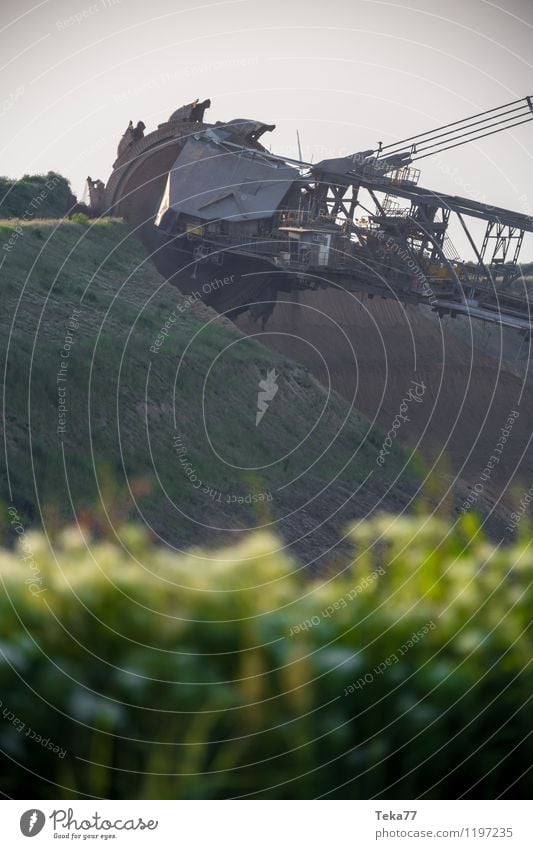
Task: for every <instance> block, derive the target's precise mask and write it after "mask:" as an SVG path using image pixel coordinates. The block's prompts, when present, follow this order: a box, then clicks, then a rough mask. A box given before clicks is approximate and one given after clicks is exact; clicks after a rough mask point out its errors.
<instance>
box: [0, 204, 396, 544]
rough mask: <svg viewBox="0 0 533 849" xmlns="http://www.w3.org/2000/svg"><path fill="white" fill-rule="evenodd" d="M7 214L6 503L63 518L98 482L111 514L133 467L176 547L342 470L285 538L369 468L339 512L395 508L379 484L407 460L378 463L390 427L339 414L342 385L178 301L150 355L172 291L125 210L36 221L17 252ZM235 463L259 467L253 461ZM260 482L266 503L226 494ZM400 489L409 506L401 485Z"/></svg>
mask: <svg viewBox="0 0 533 849" xmlns="http://www.w3.org/2000/svg"><path fill="white" fill-rule="evenodd" d="M15 226H16V222H12V221H9V222H8V221H4V222H0V259H3V258H4V256H5V259H4V264H3V267H2V270H1V271H0V275H1V291H2V306H3V309H2V315H1V321H2V346H3V353H4V354H5V348H6V346H7V343H8V338H9V335H10V333H11V340H10V343H9V353H8V361H7V380H6V387H7V391H6V401H5V403H6V409H5V414H6V437H7V438H6V443H7V449H8V450H7V456H8V465H9V476H10V481H11V486H12V493H13V499H14V502H15V504H16V505H17V506H18V507H19V509H20V510H21V512H22V513H23V514H24V515H25V516H26V517H27V518H28V519H34V518H35V517H36V516H37V515H38V506H37V505H38V504H40V505H41V506H42V505H45V506H47V509H48V512H50V505H54V507H55V510H57V511H59V513H60V514H61V515H62V516H65V515H68V514H70V515H72V510H71V507H70V499H72V503H73V504H74V505H75V506H76V510H77V511H79V510H80V508H81V507H82V506H83V505H85V504H89V503H91V502H94V500H95V497H96V492H97V486H96V480H97V479H98V485H99V487H100V488H101V490H102V495H103V501H104V502H105V505H106V509H107V510H108V511H110V512H111V513H113V515H116V514H117V513H119V512H120V511H121V510H123V511H125V510H126V509H128V510H130V509H131V503H126V501H124V495H123V493H124V492H125V491H126V477H127V479H128V481H129V482H130V483H131V481H132V480H134V481H135V482H136V484H135V487H134V489H135V493H136V494H138V493H141V492H142V493H144V497H143V499H142V500H141V502H140V503H141V510H142V513H143V516H144V517H145V518H146V519H147V520H148V521H149V522H150V524H152V526H153V527H154V528H155V529H156V531H157V532H158V533H160V534H162V535H164V536H166V537H167V538H169V539H171V540H172V541H173V542H174V543H176V544H182V543H191V542H194V541H197V540H203V539H205V538H206V537H209V535H210V534H209V533H208V532H207V531H206V529H205V528H204V527H203V525H205V524H208V525H213V526H215V527H218V528H239V527H246V526H249V525H250V524H254V517H255V518H256V519H263V520H264V519H265V517H266V516H267V515H269V514H273V515H274V516H280V515H284V514H285V513H287V512H290V511H291V510H295V509H298V508H300V507H301V505H302V503H304V502H305V500H306V499H307V498H309V497H310V496H315V495H317V493H319V492H320V490H321V489H322V488H323V487H324V485H325V484H327V483H328V482H330V481H332V480H334V479H335V478H336V477H337V475H339V478H338V480H336V481H335V483H334V484H333V485H332V486H331V487H330V488H329V489H328V490H326V492H324V493H323V494H322V495H320V496H318V495H317V497H316V500H315V501H314V502H313V504H312V506H310V507H309V508H306V510H304V511H301V512H299V513H297V514H296V515H295V517H294V519H291V520H287V522H286V525H285V526H284V531H286V533H287V535H288V536H289V537H291V536H295V535H297V534H299V533H300V530H301V529H300V527H299V525H298V523H299V522H300V523H301V522H303V523H304V525H305V521H306V519H307V520H308V521H309V522H311V524H312V523H315V524H316V523H317V518H320V517H321V514H320V510H322V511H323V512H324V511H325V515H324V516H323V517H322V518H326V516H327V514H328V511H329V510H331V512H332V511H333V510H334V509H336V507H337V505H338V504H340V503H341V501H342V500H344V499H345V498H346V497H347V495H349V494H350V492H352V491H353V490H354V489H355V487H356V485H357V484H358V483H359V482H361V481H363V480H364V479H365V477H366V476H367V474H368V473H369V472H370V471H372V474H371V477H370V480H369V482H368V484H367V485H366V486H365V487H364V489H363V490H362V491H361V492H360V494H359V496H358V498H357V499H355V500H354V501H353V502H352V503H351V505H350V513H349V515H346V516H345V515H344V514H343V513H342V512H341V513H339V514H338V517H337V519H336V521H337V523H341V524H344V523H345V522H346V521H347V519H348V518H350V517H353V516H354V515H358V514H361V513H364V512H365V511H366V510H367V509H368V508H369V506H372V505H374V504H378V503H379V507H380V508H381V509H384V508H388V509H391V508H394V507H396V506H398V504H399V501H398V494H397V493H396V494H395V495H386V491H387V488H388V485H389V482H390V481H393V480H394V478H395V476H396V474H397V472H398V470H399V468H400V466H401V465H402V464H403V461H404V458H403V456H402V455H401V454H400V453H399V452H398V453H397V454H396V455H395V456H393V457H392V458H389V459H390V462H389V463H388V464H387V466H386V468H385V469H383V470H382V469H381V468H380V467H378V466H376V463H375V458H376V453H377V450H378V448H379V447H380V446H381V444H382V441H383V434H381V433H379V432H375V431H374V432H368V430H369V428H368V423H367V421H366V420H365V419H363V418H362V417H361V416H360V415H359V414H358V413H357V412H355V411H352V412H351V413H349V415H348V418H347V421H346V424H344V426H343V424H342V423H343V421H344V419H345V416H346V415H347V413H348V412H349V411H348V407H347V405H346V403H345V402H344V401H343V400H342V399H340V398H339V397H337V396H336V395H332V396H330V398H329V399H328V397H327V393H326V392H325V390H324V389H323V387H321V386H320V385H318V384H317V383H316V382H315V381H314V380H313V378H311V377H310V376H309V375H308V373H307V372H306V371H305V370H304V369H303V368H301V367H300V366H298V365H296V364H295V363H292V362H290V361H288V360H286V359H284V358H282V357H281V356H279V355H277V354H274V353H272V352H271V351H267V350H266V349H264V348H263V347H262V346H260V345H258V344H256V343H255V342H254V341H253V340H248V339H245V338H244V337H242V336H241V335H240V334H239V332H238V331H236V330H235V329H233V325H230V324H229V322H226V323H224V322H223V321H221V320H219V319H215V321H214V322H211V319H212V318H213V317H214V314H213V313H211V312H210V311H209V310H207V309H206V308H204V307H203V306H200V307H198V308H191V309H188V310H186V311H185V312H184V313H183V314H179V313H178V314H177V315H178V319H177V321H176V322H175V323H174V325H173V326H172V328H171V332H170V334H169V336H168V337H167V338H166V339H165V341H164V343H163V345H162V346H161V348H160V352H159V353H158V354H153V353H151V352H150V350H149V349H150V346H151V345H152V344H153V341H154V339H155V337H156V336H157V333H158V332H159V330H160V328H161V327H162V326H163V325H164V322H165V320H166V319H167V317H168V316H169V314H170V313H171V311H172V310H173V309H175V307H176V304H177V302H178V301H181V296H180V295H179V293H178V292H177V290H176V289H174V288H172V287H170V286H169V285H168V284H166V283H163V281H162V278H160V277H159V275H158V274H157V272H156V271H155V270H154V268H153V266H152V265H151V263H150V262H149V261H147V259H146V254H145V252H144V249H143V247H142V245H141V244H140V243H139V242H138V241H137V240H136V239H135V238H132V237H131V235H129V234H128V232H127V230H126V228H125V227H124V226H123V225H122V223H121V222H119V221H117V220H112V219H107V220H102V221H98V222H96V223H93V225H92V226H91V227H86V226H84V225H83V224H77V223H73V222H65V221H63V222H61V223H59V224H58V223H57V222H53V221H36V222H33V223H32V224H24V225H22V232H21V234H20V235H19V236H18V238H17V239H16V241H15V242H14V243H12V249H11V251H9V252H7V251H5V250H2V249H1V246H2V245H5V244H6V243H7V242H8V240H9V238H10V236H11V235H12V234H13V232H14V227H15ZM73 309H79V310H81V313H80V314H79V325H80V326H79V328H77V329H74V331H73V337H74V342H73V344H72V348H71V351H70V357H69V359H68V368H67V372H66V374H67V380H66V382H65V383H63V384H62V385H63V386H64V387H65V388H66V407H67V410H68V411H67V414H66V427H67V430H66V433H65V434H64V435H63V442H62V441H61V439H60V438H59V437H58V434H57V425H58V412H57V406H58V393H57V388H58V384H57V381H56V375H57V374H58V371H59V369H60V366H61V359H62V358H61V353H60V352H61V349H62V346H63V343H64V340H65V336H66V334H67V333H68V322H69V318H70V317H71V315H72V313H73ZM210 322H211V323H210ZM195 334H198V336H197V337H196V339H195V341H194V343H193V344H192V346H191V348H190V350H189V353H188V354H187V356H186V358H185V359H184V361H183V362H182V364H181V365H180V368H179V370H177V364H178V362H180V360H179V357H180V355H181V354H182V353H183V352H184V351H185V348H186V346H187V344H188V343H189V341H190V340H191V339H192V338H193V337H194V336H195ZM91 366H92V377H91ZM272 368H275V369H276V370H277V371H278V373H279V378H278V386H279V390H278V393H277V395H276V397H275V399H274V400H273V402H272V404H271V407H270V408H269V410H268V412H267V413H266V414H265V416H264V418H263V420H262V422H261V425H260V427H256V426H255V412H256V402H257V391H258V381H259V380H260V379H261V378H264V377H265V374H266V371H267V370H268V369H272ZM174 384H175V409H176V417H177V422H178V429H179V431H180V432H181V434H182V439H183V444H184V445H185V446H186V448H187V459H188V460H189V461H190V462H191V464H192V466H193V467H194V471H195V473H196V475H197V478H198V479H199V480H200V481H201V482H202V486H203V485H204V484H205V485H206V486H207V485H208V486H209V487H211V490H212V494H211V495H209V494H205V493H204V492H202V491H201V489H195V488H194V486H192V485H191V483H190V481H189V479H188V478H187V476H186V474H185V473H184V470H183V468H182V467H181V466H180V464H179V460H178V457H177V454H176V451H175V448H174V447H173V437H174V436H175V429H174V418H173V416H174V395H173V393H174ZM145 392H146V400H145ZM203 405H204V406H203ZM322 409H324V413H323V415H322V417H321V418H320V412H321V410H322ZM204 412H205V415H204ZM204 421H205V428H204V426H203V422H204ZM317 421H318V423H317V424H316V427H315V429H314V430H313V432H312V433H311V435H310V436H309V437H308V438H307V439H306V440H305V441H304V442H303V444H302V445H301V446H300V447H298V443H299V442H300V441H301V440H302V439H304V438H305V437H306V436H307V435H308V432H309V428H310V425H311V424H312V423H315V422H317ZM147 433H148V434H149V439H148V438H147ZM207 433H208V434H209V439H210V440H211V443H212V447H211V446H210V445H209V442H208V440H207V435H206V434H207ZM62 449H63V450H64V458H63V453H62ZM293 449H295V450H294V451H293ZM215 452H218V453H219V454H220V456H221V457H222V459H219V458H217V456H216V453H215ZM291 452H292V453H291ZM322 452H324V455H323V457H322V458H321V459H319V456H320V454H321V453H322ZM354 452H356V454H355V457H354V459H353V460H352V461H351V462H349V463H348V465H347V467H346V468H345V469H344V470H343V469H342V467H343V466H344V465H345V463H346V461H347V459H348V458H349V457H350V456H351V455H352V454H354ZM286 454H288V455H289V456H288V457H287V458H286V459H281V458H283V456H284V455H286ZM93 464H94V467H96V469H97V470H98V474H97V478H96V477H95V473H94V468H93ZM230 464H234V465H236V466H239V465H243V466H254V465H261V466H267V468H264V469H262V470H260V471H257V472H250V471H244V470H240V469H236V468H234V467H233V466H232V465H230ZM313 464H314V465H313ZM309 466H310V467H311V468H310V470H309V471H307V472H306V471H305V470H306V469H307V468H308V467H309ZM65 470H66V474H65ZM298 476H300V477H299V479H298V480H297V481H296V482H295V483H294V484H292V485H290V486H287V487H285V488H283V489H282V490H279V491H278V488H279V487H281V486H283V485H285V484H286V483H287V482H288V481H291V480H292V479H293V478H295V477H298ZM157 478H159V480H157ZM408 480H412V477H411V478H409V476H408ZM402 482H403V484H405V477H402ZM149 487H151V490H150V492H149V493H148V494H146V490H147V489H148V488H149ZM408 488H409V484H408ZM261 491H269V492H272V493H273V500H272V502H271V503H270V504H268V505H266V504H259V505H258V506H256V507H253V506H252V507H251V506H247V505H246V504H242V505H239V504H235V503H228V495H229V496H233V495H236V496H237V497H245V496H246V495H247V494H248V493H252V492H253V493H257V492H261ZM119 493H122V495H119ZM384 494H385V497H384V499H383V500H380V499H382V496H383V495H384ZM8 495H9V493H8V489H7V485H6V484H3V485H2V490H1V493H0V497H2V498H3V499H4V500H7V499H8ZM400 500H401V503H402V504H403V503H405V501H406V497H405V495H403V496H402V497H401V499H400ZM123 502H124V503H123ZM313 511H314V512H313ZM317 511H318V512H317ZM187 515H188V516H189V517H192V521H191V519H190V518H187Z"/></svg>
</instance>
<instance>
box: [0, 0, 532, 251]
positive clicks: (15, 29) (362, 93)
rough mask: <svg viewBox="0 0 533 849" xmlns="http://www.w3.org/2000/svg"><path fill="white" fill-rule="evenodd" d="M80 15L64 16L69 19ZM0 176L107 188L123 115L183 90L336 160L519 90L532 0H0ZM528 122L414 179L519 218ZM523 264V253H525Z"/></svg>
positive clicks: (177, 97) (182, 98)
mask: <svg viewBox="0 0 533 849" xmlns="http://www.w3.org/2000/svg"><path fill="white" fill-rule="evenodd" d="M76 15H77V16H78V17H79V19H78V20H75V19H74V16H76ZM0 16H1V17H0V30H1V32H0V57H1V59H0V65H1V66H2V74H1V78H0V125H1V127H2V133H1V137H0V147H1V159H0V163H1V164H0V173H3V174H5V175H9V176H14V177H19V176H21V175H22V174H23V173H25V172H30V173H32V172H42V171H48V170H51V169H52V170H57V171H60V172H61V173H63V174H65V175H66V176H68V177H69V178H70V179H71V181H72V186H73V189H74V191H75V192H76V193H77V194H78V195H81V193H82V191H83V188H84V180H85V177H86V176H87V174H90V175H91V176H92V177H93V178H96V177H100V178H101V179H103V180H106V179H107V177H108V175H109V173H110V170H111V165H112V162H113V160H114V158H115V153H116V145H117V142H118V139H119V137H120V135H121V134H122V132H123V131H124V129H125V127H126V125H127V123H128V121H129V120H130V119H132V120H133V121H134V123H135V122H137V120H139V119H142V120H143V121H144V122H145V124H146V125H147V132H148V131H150V130H151V129H154V128H155V127H156V126H157V124H158V123H161V122H162V121H164V120H166V118H167V117H168V115H169V114H170V112H172V111H173V110H174V109H175V108H176V107H177V106H179V105H181V104H182V103H186V102H189V101H191V100H193V99H194V98H196V97H199V98H201V99H204V98H206V97H210V98H211V100H212V108H211V110H210V111H209V112H208V113H207V119H208V120H211V121H215V120H224V119H230V118H236V117H253V118H258V119H260V120H263V121H265V122H268V123H275V124H277V129H276V131H275V132H274V133H273V134H272V135H271V137H270V138H269V139H268V142H267V143H271V144H272V148H273V150H275V151H279V152H284V153H286V154H292V155H295V153H296V129H297V128H298V129H299V131H300V136H301V141H302V153H303V156H304V158H306V159H307V158H311V157H312V156H314V159H315V161H316V160H317V159H318V158H323V157H324V156H329V155H332V156H334V155H336V154H337V153H338V154H339V155H344V154H347V153H349V152H354V151H356V150H360V149H363V148H367V147H373V146H375V145H376V143H377V141H379V140H382V141H384V142H387V141H393V140H395V139H399V138H403V137H405V136H408V135H411V134H413V133H416V132H420V131H423V130H426V129H430V128H431V127H433V126H438V125H440V124H443V123H445V122H446V121H448V120H454V119H458V118H462V117H466V116H467V115H469V114H471V113H474V112H478V111H480V110H482V109H485V108H490V107H492V106H497V105H499V104H501V103H505V102H506V101H509V100H513V99H515V98H518V97H522V96H523V95H526V94H533V71H532V65H533V52H532V50H531V45H532V43H533V2H532V0H508V2H506V3H505V8H504V7H503V5H502V6H498V5H497V4H496V3H491V2H486V0H463V2H460V0H448V2H446V3H444V2H442V0H409V2H407V3H404V2H398V0H391V2H382V1H381V0H327V2H326V0H321V2H313V0H307V2H304V0H293V2H289V0H285V2H281V0H270V2H266V0H228V2H225V0H222V2H213V3H204V2H199V3H195V2H193V0H152V2H146V0H96V2H94V3H92V2H90V0H74V2H67V0H45V1H44V2H39V3H33V4H32V3H27V2H25V0H22V2H18V1H17V2H15V1H14V0H3V2H2V5H1V11H0ZM532 151H533V123H532V124H529V125H526V126H524V127H520V128H518V129H515V130H512V131H510V132H508V133H505V134H501V135H499V136H495V137H492V138H489V139H485V140H483V141H481V142H479V143H477V144H476V145H469V146H464V147H462V148H459V149H458V150H456V151H449V152H448V153H446V154H444V155H443V156H442V157H441V158H440V160H432V159H428V160H425V161H424V163H423V172H422V179H421V183H422V184H423V185H425V186H429V187H433V188H437V189H440V190H443V191H449V192H451V193H454V194H466V195H470V196H472V197H475V198H479V199H481V200H486V201H487V202H491V203H494V204H498V205H501V206H508V207H510V208H513V209H517V210H521V211H524V212H527V213H529V214H533V167H532ZM526 251H527V255H528V256H529V257H531V258H533V249H532V246H531V244H529V245H527V247H526Z"/></svg>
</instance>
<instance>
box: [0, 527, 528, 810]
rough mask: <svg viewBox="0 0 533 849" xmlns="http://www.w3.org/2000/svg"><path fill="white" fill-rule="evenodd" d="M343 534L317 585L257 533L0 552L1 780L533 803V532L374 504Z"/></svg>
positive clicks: (71, 535)
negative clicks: (212, 540)
mask: <svg viewBox="0 0 533 849" xmlns="http://www.w3.org/2000/svg"><path fill="white" fill-rule="evenodd" d="M351 539H352V542H353V545H354V559H353V563H352V564H351V565H350V567H349V569H348V570H347V571H345V572H344V573H343V574H336V575H333V574H331V575H329V576H327V577H324V576H323V577H322V578H321V579H317V578H316V577H315V578H314V579H312V580H310V578H309V576H308V575H307V574H305V572H304V570H302V569H301V567H300V566H299V564H298V563H296V562H294V561H292V560H291V559H290V558H289V557H288V556H287V554H286V553H284V552H283V551H282V550H280V543H279V541H278V540H277V539H276V538H275V537H272V536H270V535H268V534H264V533H257V534H255V535H251V536H249V537H248V538H247V539H246V540H244V541H242V542H241V543H240V544H239V545H237V546H235V547H233V548H226V549H223V550H219V551H217V552H207V551H203V550H200V549H194V550H191V551H189V552H188V553H175V552H172V551H170V550H168V549H166V548H163V547H157V546H154V545H153V543H152V542H151V541H150V539H149V537H148V535H147V534H146V532H145V531H144V530H143V529H142V528H140V527H137V526H133V525H125V526H123V527H122V528H120V529H119V530H118V531H117V534H116V537H114V538H112V539H105V538H100V539H91V538H89V537H88V536H87V535H85V536H83V534H82V532H80V531H79V530H78V529H77V528H67V529H65V530H57V531H56V532H55V537H54V538H52V539H51V540H47V538H46V537H45V536H44V535H43V534H42V533H40V532H36V531H26V532H25V533H24V534H23V535H22V536H21V537H20V538H19V549H18V550H17V549H14V550H3V551H2V552H1V554H0V577H1V580H2V587H3V589H2V593H1V596H0V647H1V650H2V655H1V657H2V660H1V664H0V693H1V699H2V702H3V705H2V710H3V713H4V716H3V717H2V716H0V746H1V748H2V750H3V752H4V753H5V755H6V761H5V764H4V770H3V773H2V775H3V777H2V778H1V779H0V789H1V790H2V792H3V793H4V794H7V795H9V796H13V797H22V798H43V797H44V798H58V797H59V798H70V797H73V798H76V797H83V796H84V795H93V796H97V797H105V798H108V797H109V798H227V797H234V796H242V795H246V796H248V795H250V796H253V797H257V798H314V797H317V796H322V795H324V794H326V795H328V796H329V797H337V798H365V799H366V798H371V797H374V796H379V797H382V798H396V799H398V798H399V799H402V798H403V799H409V798H416V797H419V796H423V797H426V798H456V797H458V796H462V795H465V796H467V797H472V798H494V797H496V796H499V795H500V794H503V795H504V796H506V795H507V796H509V797H511V798H517V797H518V798H519V797H521V796H526V797H527V795H528V788H527V775H528V770H529V768H530V765H531V759H532V743H531V736H530V735H531V726H532V718H531V707H530V700H531V692H532V683H533V682H532V677H533V676H532V672H531V655H532V633H531V629H530V623H531V595H530V584H531V578H532V575H533V559H532V555H531V552H530V549H529V544H530V539H529V537H528V535H527V534H525V532H524V535H523V536H522V538H521V539H519V540H518V541H517V542H515V543H513V544H512V545H511V546H508V547H501V546H500V547H498V546H493V545H492V544H490V543H489V542H487V541H486V540H485V539H483V538H482V536H481V534H480V532H479V528H478V526H477V524H476V520H475V519H474V518H473V516H472V515H466V516H465V517H463V518H462V520H461V522H460V523H459V524H458V525H456V526H455V527H454V528H452V527H450V526H449V525H448V524H447V523H446V522H444V521H442V520H437V519H429V518H427V517H426V518H424V517H422V516H419V517H411V518H406V517H390V516H385V515H382V516H379V517H376V518H373V519H371V520H367V521H365V522H363V523H360V524H359V525H358V526H356V527H355V528H354V529H353V530H352V532H351ZM22 556H25V557H26V558H29V559H26V560H23V559H22ZM30 578H32V579H36V580H37V581H38V584H37V586H38V588H39V592H38V593H37V592H36V591H35V592H33V593H32V591H30V589H29V586H30V585H29V579H30ZM34 590H35V587H34ZM41 590H42V591H41ZM341 599H344V601H342V602H341V601H340V600H341ZM428 623H432V625H431V627H430V628H428V627H427V626H428ZM417 632H418V633H419V634H420V633H421V632H424V633H423V636H422V637H419V638H418V639H416V640H415V639H413V634H414V633H417ZM409 643H410V645H409ZM402 647H407V648H406V650H405V651H404V652H403V653H402V651H401V650H402ZM393 656H395V657H397V661H394V662H389V663H388V664H387V663H386V661H387V659H389V660H390V658H391V657H393ZM383 666H385V668H384V669H382V667H383ZM378 669H382V671H381V672H379V671H376V670H378ZM369 679H370V680H369ZM357 682H359V686H357V687H355V686H354V684H357ZM361 682H363V683H361ZM6 710H7V711H8V713H7V715H6V714H5V712H6ZM10 713H13V714H14V715H15V716H16V717H18V718H19V720H20V721H21V722H23V723H24V726H25V728H28V727H31V728H32V729H35V730H36V731H37V733H38V734H39V735H41V736H42V737H44V738H46V739H47V738H50V740H51V741H52V742H53V743H56V744H58V745H60V746H61V747H62V749H64V750H65V751H66V754H65V756H64V757H59V756H58V755H57V754H54V753H53V752H52V751H48V750H46V748H45V747H44V746H43V745H40V744H38V743H36V742H35V740H32V739H31V735H30V736H27V735H26V733H25V730H24V729H22V730H17V728H16V727H15V725H16V724H15V723H14V722H13V721H12V720H11V718H10Z"/></svg>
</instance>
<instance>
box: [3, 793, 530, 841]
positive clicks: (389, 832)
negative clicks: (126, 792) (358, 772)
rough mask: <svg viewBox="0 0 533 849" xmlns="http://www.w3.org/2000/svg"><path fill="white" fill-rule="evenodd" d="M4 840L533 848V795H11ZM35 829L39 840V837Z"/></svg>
mask: <svg viewBox="0 0 533 849" xmlns="http://www.w3.org/2000/svg"><path fill="white" fill-rule="evenodd" d="M0 825H1V838H0V840H1V845H2V847H4V846H5V847H6V849H12V847H18V846H25V847H28V846H33V847H35V849H38V847H45V846H56V847H57V846H61V845H64V843H66V841H67V840H68V841H70V842H71V843H72V842H75V843H78V844H79V845H82V844H83V845H85V846H87V845H92V846H94V845H96V846H103V845H107V846H116V847H117V848H118V847H120V848H121V849H122V847H123V849H126V847H129V846H132V847H134V846H153V847H157V849H167V847H169V849H170V847H172V849H176V847H183V849H196V848H197V847H198V849H204V847H205V849H211V847H216V849H273V847H274V849H300V847H304V849H331V847H339V849H352V847H353V849H361V847H362V849H366V847H370V846H376V847H384V848H385V847H408V849H426V847H427V849H429V847H433V848H434V849H437V847H450V849H452V846H453V847H456V846H459V847H466V846H469V847H476V846H489V847H495V849H496V847H497V849H511V847H512V849H531V847H532V846H533V837H532V825H531V815H530V805H529V803H528V802H525V801H496V802H494V801H458V802H456V801H442V802H441V801H422V802H413V801H407V802H406V801H387V802H380V801H378V802H372V801H349V800H348V801H275V800H272V801H158V800H140V801H139V800H134V801H122V800H118V801H112V800H104V801H98V800H95V801H86V800H84V801H79V802H78V801H68V802H65V801H46V802H42V801H35V800H33V801H31V800H29V801H28V800H26V801H11V800H9V801H3V802H1V803H0ZM33 838H35V843H34V844H33V843H29V841H30V840H31V839H33Z"/></svg>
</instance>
